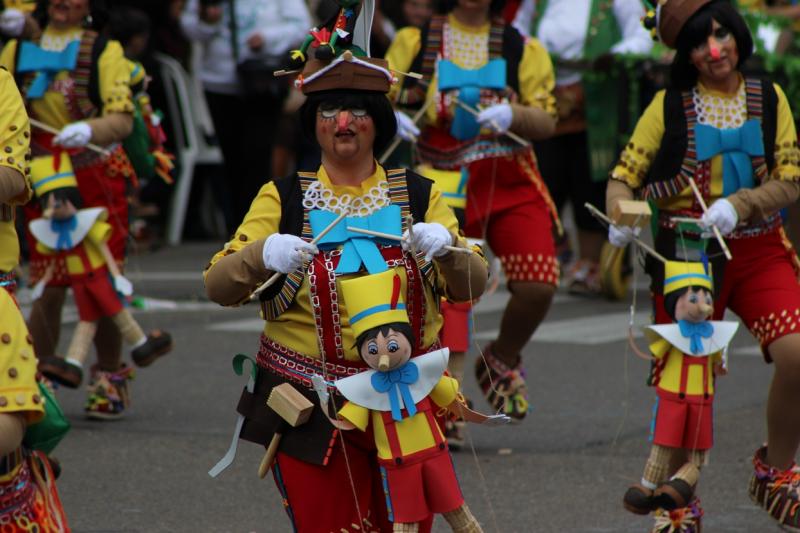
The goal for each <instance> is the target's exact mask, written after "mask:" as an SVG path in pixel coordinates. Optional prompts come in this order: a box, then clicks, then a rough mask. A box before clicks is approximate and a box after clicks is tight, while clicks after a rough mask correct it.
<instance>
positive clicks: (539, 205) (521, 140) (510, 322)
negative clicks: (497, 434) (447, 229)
mask: <svg viewBox="0 0 800 533" xmlns="http://www.w3.org/2000/svg"><path fill="white" fill-rule="evenodd" d="M503 4H504V2H503V0H479V1H474V0H469V1H467V0H448V1H445V2H444V3H443V4H442V5H441V6H440V7H441V9H440V11H439V13H440V14H439V15H437V16H434V18H433V19H432V20H431V22H430V23H429V24H428V25H427V26H426V27H424V28H423V29H421V30H420V29H419V28H404V29H402V30H400V31H399V32H398V34H397V37H396V38H395V41H394V42H393V43H392V46H391V47H390V49H389V51H388V52H387V54H386V58H387V59H388V61H389V64H390V65H391V67H392V68H393V69H396V70H399V71H403V72H408V71H414V72H418V73H421V74H422V76H423V79H422V80H417V79H415V78H412V77H405V78H404V79H403V83H402V86H401V87H398V88H397V89H398V90H396V91H394V93H393V94H394V96H395V98H394V99H395V101H396V103H397V104H398V105H399V106H402V107H405V108H408V109H412V108H416V109H420V108H421V107H423V106H425V107H426V108H427V113H426V116H425V120H426V125H425V126H423V127H422V132H421V135H420V136H419V139H418V142H417V149H418V154H419V159H420V163H421V164H422V166H421V167H420V168H421V169H422V170H421V171H422V172H423V173H424V174H425V175H429V176H430V177H432V178H434V179H435V180H436V181H437V182H448V183H449V184H451V186H449V187H448V189H449V190H446V191H445V192H447V193H449V194H462V195H465V196H466V208H465V212H466V220H465V225H464V231H465V233H466V235H467V236H469V237H475V238H485V239H486V241H487V242H488V244H489V246H490V247H491V248H492V251H493V252H494V253H495V255H496V256H497V257H499V258H500V260H501V261H502V263H503V267H504V269H505V274H506V279H507V280H508V288H509V291H510V292H511V298H510V300H509V303H508V305H507V307H506V309H505V313H504V315H503V319H502V322H501V324H500V333H499V335H498V337H497V339H496V340H495V341H494V342H492V343H490V344H489V345H488V346H487V347H486V348H485V349H484V353H483V355H484V359H485V363H484V361H483V360H479V361H478V362H477V366H476V369H475V372H476V376H477V378H478V382H479V384H480V385H481V389H482V390H483V393H484V394H485V395H486V397H487V399H488V400H489V403H490V404H491V405H492V406H493V407H494V408H495V409H496V410H498V411H499V410H503V412H505V414H507V415H509V416H511V417H513V418H516V419H521V418H524V417H525V415H526V414H527V412H528V400H527V390H526V386H525V378H524V376H525V371H524V369H523V367H522V360H521V352H522V349H523V347H524V346H525V345H526V344H527V342H528V340H530V338H531V335H533V332H534V331H535V330H536V328H537V326H538V325H539V323H540V322H541V321H542V319H543V318H544V316H545V314H546V313H547V310H548V309H549V308H550V303H551V301H552V298H553V294H554V293H555V289H556V287H557V285H558V278H559V265H558V261H557V260H556V257H555V248H554V245H553V237H552V228H553V225H552V224H553V220H555V221H556V223H557V214H556V209H555V206H554V205H553V202H552V200H551V199H550V194H549V193H548V191H547V187H546V186H545V184H544V182H543V181H542V179H541V177H540V175H539V170H538V168H537V163H536V157H535V156H534V153H533V150H532V149H531V147H530V143H528V142H527V141H526V140H525V139H544V138H547V137H549V136H550V135H552V134H553V131H554V129H555V114H556V111H555V99H554V97H553V94H552V91H553V86H554V77H553V68H552V65H551V63H550V57H549V56H548V54H547V51H546V50H545V49H544V47H542V45H541V44H540V43H539V42H538V41H536V40H535V39H530V40H528V41H525V40H524V39H523V38H522V37H521V36H520V34H519V33H518V32H517V30H515V29H514V28H512V27H511V26H508V25H506V23H505V22H504V21H503V19H502V18H501V17H500V13H501V11H502V8H503ZM467 107H469V108H470V109H471V110H472V111H473V112H476V111H478V109H480V110H481V111H479V112H478V113H477V117H475V116H473V114H472V113H470V112H469V111H467V109H466V108H467ZM398 121H399V128H400V132H401V135H408V132H409V131H411V132H413V131H414V129H415V126H414V124H413V122H412V120H411V119H410V117H408V116H407V115H405V114H404V113H398ZM509 134H511V135H514V136H516V137H517V139H518V140H516V141H515V140H512V139H511V138H510V137H509V136H508V135H509ZM557 225H558V224H557ZM559 229H560V226H559Z"/></svg>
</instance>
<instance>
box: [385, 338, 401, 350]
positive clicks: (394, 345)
mask: <svg viewBox="0 0 800 533" xmlns="http://www.w3.org/2000/svg"><path fill="white" fill-rule="evenodd" d="M387 347H388V348H389V351H390V352H391V353H394V352H396V351H397V350H399V349H400V345H399V344H397V341H389V344H388V345H387Z"/></svg>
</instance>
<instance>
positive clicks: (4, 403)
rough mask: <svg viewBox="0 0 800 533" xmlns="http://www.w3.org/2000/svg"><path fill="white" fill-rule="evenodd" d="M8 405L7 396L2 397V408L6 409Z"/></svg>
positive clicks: (0, 403) (0, 404) (0, 402)
mask: <svg viewBox="0 0 800 533" xmlns="http://www.w3.org/2000/svg"><path fill="white" fill-rule="evenodd" d="M6 405H8V400H6V397H5V396H0V407H5V406H6Z"/></svg>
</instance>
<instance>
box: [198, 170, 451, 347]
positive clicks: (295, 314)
mask: <svg viewBox="0 0 800 533" xmlns="http://www.w3.org/2000/svg"><path fill="white" fill-rule="evenodd" d="M375 167H376V170H375V173H374V174H373V175H372V176H370V177H369V178H367V179H366V180H364V181H363V182H362V183H361V185H360V186H340V185H334V184H333V183H331V181H330V178H329V177H328V175H327V173H326V172H325V169H324V167H322V166H320V168H319V170H318V171H317V179H318V180H319V182H320V183H321V184H322V186H324V187H325V188H326V189H328V190H330V191H332V192H333V194H334V196H336V197H337V198H341V197H342V196H343V195H345V194H349V195H351V196H352V197H358V196H362V195H363V194H365V193H366V192H367V191H369V190H370V189H372V188H373V187H376V186H377V185H378V183H380V182H386V172H385V171H384V169H383V167H381V166H380V165H378V164H377V163H376V164H375ZM280 219H281V201H280V195H279V194H278V190H277V188H276V187H275V184H274V183H273V182H270V183H267V184H266V185H264V186H263V187H262V188H261V190H260V191H259V193H258V195H257V196H256V198H255V200H253V203H252V205H251V206H250V211H248V213H247V215H245V218H244V221H243V222H242V223H241V225H240V226H239V228H238V229H237V230H236V233H235V234H234V237H233V239H232V240H231V241H230V242H228V243H227V244H226V245H225V247H224V249H223V250H221V251H219V252H218V253H217V254H216V255H215V256H214V257H213V258H212V259H211V265H210V266H209V269H211V268H213V265H214V264H215V263H216V262H217V261H219V259H221V258H222V257H224V256H225V255H226V254H230V253H232V252H237V251H239V250H242V249H243V248H245V247H246V246H248V245H249V244H250V243H252V242H253V241H257V240H259V239H264V238H266V237H268V236H270V235H272V234H273V233H278V225H279V222H280ZM425 222H438V223H439V224H442V225H443V226H444V227H445V228H447V230H448V231H449V232H450V233H451V234H453V235H457V234H458V221H457V220H456V218H455V216H454V215H453V212H452V211H451V210H450V208H449V207H447V205H446V204H445V202H444V200H443V199H442V196H441V193H440V192H439V190H438V189H436V188H435V186H434V187H432V188H431V194H430V199H429V202H428V211H427V212H426V214H425ZM207 271H208V270H207ZM207 271H206V272H207ZM395 272H397V274H398V275H399V276H400V280H401V282H402V289H401V290H402V293H403V294H405V291H406V271H405V269H404V268H402V267H397V268H395ZM353 276H355V274H350V275H344V276H339V277H338V279H340V280H346V279H350V278H351V277H353ZM438 279H439V285H440V288H441V289H442V290H443V291H446V286H445V284H444V280H443V278H441V277H438ZM425 305H426V310H427V311H426V314H425V326H424V339H423V340H424V343H425V346H430V345H431V344H433V343H434V342H435V341H436V340H437V338H438V334H439V329H440V328H441V326H442V317H441V315H440V314H439V313H438V311H437V309H438V305H437V302H436V299H435V298H434V296H433V293H432V292H431V291H430V290H426V291H425ZM340 312H341V313H342V340H343V345H344V350H345V358H346V359H348V360H350V361H358V360H359V359H360V356H359V355H358V352H357V350H356V349H355V348H354V347H353V345H354V344H355V337H354V336H353V331H352V329H351V328H350V319H349V316H348V315H347V309H346V306H340ZM264 335H265V336H266V337H268V338H270V339H272V340H274V341H276V342H278V343H280V344H282V345H283V346H286V347H288V348H291V349H292V350H295V351H297V352H299V353H301V354H303V355H306V356H308V357H315V358H317V357H319V353H320V352H319V346H318V344H317V328H316V324H315V321H314V312H313V309H312V307H311V298H310V296H309V283H308V278H307V277H304V278H303V283H302V285H301V286H300V288H299V290H298V291H297V294H296V296H295V298H294V301H293V302H292V303H291V305H290V306H289V308H288V309H286V311H284V312H283V313H282V314H281V315H280V317H278V319H277V320H275V321H270V322H266V323H265V326H264Z"/></svg>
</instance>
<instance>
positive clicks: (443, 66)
mask: <svg viewBox="0 0 800 533" xmlns="http://www.w3.org/2000/svg"><path fill="white" fill-rule="evenodd" d="M505 88H506V60H505V59H502V58H497V59H492V60H491V61H489V62H488V63H486V64H485V65H484V66H482V67H481V68H478V69H464V68H461V67H459V66H458V65H456V64H455V63H453V62H452V61H449V60H447V59H442V60H440V61H439V90H440V91H449V90H452V89H458V99H459V100H460V101H461V102H463V103H465V104H467V105H468V106H470V107H473V108H475V107H477V105H478V103H479V102H480V99H481V89H494V90H497V91H501V90H503V89H505ZM480 130H481V127H480V125H479V124H478V121H477V120H475V117H474V116H473V115H472V113H470V112H468V111H467V110H465V109H463V108H462V107H460V106H458V107H456V114H455V117H454V118H453V124H452V125H451V126H450V134H451V135H452V136H453V137H455V138H456V139H459V140H462V141H463V140H466V139H472V138H473V137H476V136H477V135H478V133H480Z"/></svg>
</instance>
